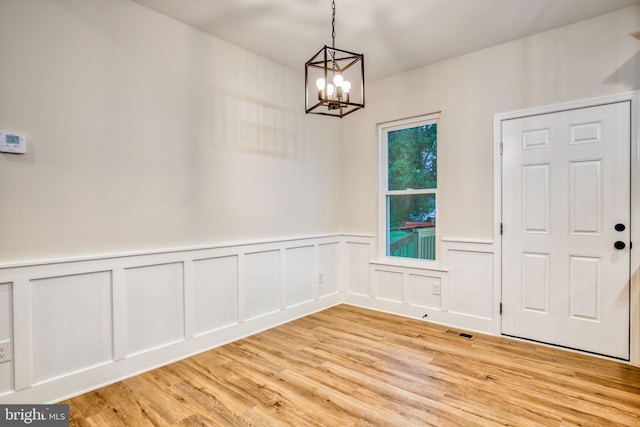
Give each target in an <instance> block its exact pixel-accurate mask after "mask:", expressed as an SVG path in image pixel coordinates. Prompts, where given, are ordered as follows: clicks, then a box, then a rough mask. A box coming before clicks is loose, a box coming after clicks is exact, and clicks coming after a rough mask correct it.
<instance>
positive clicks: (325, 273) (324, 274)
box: [318, 243, 340, 298]
mask: <svg viewBox="0 0 640 427" xmlns="http://www.w3.org/2000/svg"><path fill="white" fill-rule="evenodd" d="M339 260H340V244H339V243H326V244H321V245H318V274H319V275H321V276H319V278H318V295H319V297H320V298H323V297H326V296H329V295H335V294H337V293H338V290H339V288H338V285H339V283H340V271H339V265H340V263H339ZM320 277H321V278H320Z"/></svg>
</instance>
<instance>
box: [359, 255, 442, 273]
mask: <svg viewBox="0 0 640 427" xmlns="http://www.w3.org/2000/svg"><path fill="white" fill-rule="evenodd" d="M369 264H370V265H381V266H387V267H402V268H411V269H414V270H422V271H425V270H428V271H438V272H441V273H446V272H448V271H449V269H447V268H443V267H441V266H440V265H439V264H438V262H437V261H420V260H409V259H408V260H404V259H395V258H379V259H377V260H373V261H369Z"/></svg>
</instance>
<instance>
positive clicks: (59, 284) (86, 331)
mask: <svg viewBox="0 0 640 427" xmlns="http://www.w3.org/2000/svg"><path fill="white" fill-rule="evenodd" d="M70 296H73V297H71V298H70ZM31 303H32V304H31V327H32V334H31V340H32V356H31V363H32V381H33V383H35V384H37V383H40V382H44V381H49V380H51V379H54V378H56V377H59V376H63V375H69V374H71V373H73V372H76V371H79V370H84V369H88V368H91V367H94V366H99V365H102V364H104V363H107V362H110V361H111V360H112V359H113V334H112V326H111V325H112V306H111V272H108V271H103V272H96V273H88V274H79V275H73V276H63V277H53V278H49V279H38V280H32V281H31Z"/></svg>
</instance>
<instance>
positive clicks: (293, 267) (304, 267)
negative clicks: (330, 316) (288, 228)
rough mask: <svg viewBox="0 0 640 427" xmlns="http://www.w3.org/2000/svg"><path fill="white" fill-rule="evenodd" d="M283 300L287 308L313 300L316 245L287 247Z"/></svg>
mask: <svg viewBox="0 0 640 427" xmlns="http://www.w3.org/2000/svg"><path fill="white" fill-rule="evenodd" d="M285 260H286V264H285V270H284V271H285V277H284V286H283V290H284V292H283V300H284V306H285V307H286V308H288V307H293V306H295V305H298V304H303V303H306V302H309V301H312V300H313V297H314V289H313V272H314V270H315V268H314V267H315V262H314V247H313V246H303V247H299V248H289V249H285Z"/></svg>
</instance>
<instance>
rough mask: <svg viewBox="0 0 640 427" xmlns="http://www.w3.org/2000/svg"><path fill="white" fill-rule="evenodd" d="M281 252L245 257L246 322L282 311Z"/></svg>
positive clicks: (253, 254) (266, 252)
mask: <svg viewBox="0 0 640 427" xmlns="http://www.w3.org/2000/svg"><path fill="white" fill-rule="evenodd" d="M279 282H280V251H279V250H270V251H265V252H255V253H250V254H246V255H245V295H244V301H243V303H244V312H245V314H246V316H247V318H246V320H252V319H256V318H258V317H260V316H264V315H267V314H269V313H274V312H276V311H278V310H280V286H278V284H279Z"/></svg>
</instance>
